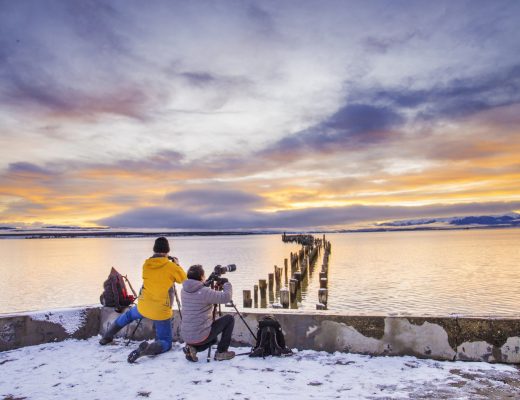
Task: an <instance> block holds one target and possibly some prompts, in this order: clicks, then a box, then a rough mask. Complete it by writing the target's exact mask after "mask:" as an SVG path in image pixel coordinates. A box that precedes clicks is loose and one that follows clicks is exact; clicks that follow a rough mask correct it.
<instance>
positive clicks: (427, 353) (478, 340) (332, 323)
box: [0, 308, 520, 363]
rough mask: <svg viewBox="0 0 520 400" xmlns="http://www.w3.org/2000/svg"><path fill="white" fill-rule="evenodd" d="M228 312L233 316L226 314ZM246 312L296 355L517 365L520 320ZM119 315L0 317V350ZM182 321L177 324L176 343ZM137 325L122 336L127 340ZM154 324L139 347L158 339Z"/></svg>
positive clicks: (88, 330) (237, 337)
mask: <svg viewBox="0 0 520 400" xmlns="http://www.w3.org/2000/svg"><path fill="white" fill-rule="evenodd" d="M225 310H226V311H228V310H229V309H225ZM265 311H266V310H263V311H258V312H257V311H248V312H247V313H243V314H242V315H243V316H244V318H245V320H246V322H247V323H248V324H249V326H250V327H251V329H252V330H253V332H254V333H255V334H256V329H257V321H258V320H259V319H260V318H262V317H263V316H265V315H272V314H274V315H275V316H276V318H277V319H278V320H279V321H280V323H281V325H282V328H283V331H284V334H285V337H286V341H287V345H288V346H289V347H291V348H298V349H312V350H324V351H328V352H333V351H341V352H352V353H360V354H370V355H381V356H384V355H413V356H416V357H421V358H433V359H438V360H464V361H486V362H501V363H520V317H515V318H491V317H482V318H476V317H475V318H473V317H409V316H368V315H346V314H334V313H332V312H330V311H325V312H324V311H319V312H302V311H288V310H287V311H286V310H270V311H271V312H269V313H267V312H265ZM118 315H119V314H117V313H115V312H114V311H113V310H112V309H109V308H87V309H71V310H58V311H50V312H47V313H32V314H18V315H12V316H2V317H0V350H8V349H12V348H16V347H21V346H28V345H33V344H39V343H46V342H51V341H58V340H64V339H67V338H77V339H82V338H87V337H91V336H94V335H96V334H97V333H98V332H99V331H101V333H103V332H104V331H105V330H106V328H107V327H108V326H109V324H110V323H111V322H112V321H113V320H114V319H115V318H117V316H118ZM235 319H236V322H235V330H234V333H233V341H234V344H235V345H242V346H251V345H252V344H253V341H254V339H253V337H252V335H251V333H250V332H249V330H248V329H247V328H246V326H245V325H244V323H243V322H242V321H241V320H240V318H239V317H238V316H236V318H235ZM179 323H180V319H179V318H178V314H177V313H176V316H175V318H174V321H173V330H174V340H179ZM134 327H135V323H134V324H133V325H130V326H129V327H127V328H126V329H125V330H123V331H122V332H121V333H120V335H119V336H127V337H128V336H130V335H131V333H132V332H133V331H134ZM153 336H154V333H153V326H152V324H151V322H150V321H145V322H143V323H142V324H141V325H140V326H139V328H138V329H137V331H136V332H135V335H134V339H135V340H143V339H150V338H153Z"/></svg>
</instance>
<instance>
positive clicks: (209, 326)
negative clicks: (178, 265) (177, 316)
mask: <svg viewBox="0 0 520 400" xmlns="http://www.w3.org/2000/svg"><path fill="white" fill-rule="evenodd" d="M187 275H188V279H187V280H186V281H184V283H183V284H182V291H181V299H182V324H181V336H182V338H183V339H184V341H185V342H186V347H185V348H184V353H185V354H186V359H187V360H189V361H198V358H197V352H198V351H203V350H206V349H207V348H208V347H209V346H211V345H212V344H214V343H215V342H216V341H217V336H218V335H219V334H220V333H222V337H221V338H220V342H218V345H217V352H216V354H215V360H218V361H222V360H230V359H232V358H233V357H234V356H235V353H234V352H233V351H228V348H229V345H230V343H231V334H232V333H233V327H234V326H235V319H234V318H233V316H232V315H229V314H228V315H224V316H223V317H220V318H218V319H216V320H215V321H213V305H214V304H224V303H228V302H229V301H231V298H232V287H231V283H229V282H228V281H227V279H225V278H221V279H220V281H221V282H224V285H223V287H222V289H223V290H222V291H218V290H213V289H211V288H209V287H206V286H204V280H205V279H206V278H205V276H204V269H203V268H202V266H201V265H192V266H191V267H190V268H189V269H188V274H187Z"/></svg>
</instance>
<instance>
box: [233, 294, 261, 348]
mask: <svg viewBox="0 0 520 400" xmlns="http://www.w3.org/2000/svg"><path fill="white" fill-rule="evenodd" d="M231 304H232V305H233V308H234V309H235V311H236V312H237V314H238V316H239V317H240V319H241V320H242V322H243V323H244V325H245V326H246V327H247V329H249V332H251V335H253V337H254V338H255V340H257V338H256V336H255V334H254V333H253V331H252V330H251V328H250V327H249V325H248V324H247V322H246V320H245V319H244V317H242V314H240V311H238V309H237V306H236V305H235V303H234V302H231Z"/></svg>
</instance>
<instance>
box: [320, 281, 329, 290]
mask: <svg viewBox="0 0 520 400" xmlns="http://www.w3.org/2000/svg"><path fill="white" fill-rule="evenodd" d="M327 284H328V281H327V278H321V279H320V288H321V289H326V288H327Z"/></svg>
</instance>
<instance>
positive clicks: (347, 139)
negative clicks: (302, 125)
mask: <svg viewBox="0 0 520 400" xmlns="http://www.w3.org/2000/svg"><path fill="white" fill-rule="evenodd" d="M403 122H404V118H403V117H402V116H401V115H400V114H399V113H398V112H396V111H394V110H392V109H391V108H389V107H378V106H373V105H370V104H360V103H354V104H346V105H345V106H343V107H342V108H340V109H339V110H338V111H337V112H335V113H334V114H332V115H331V116H330V117H328V118H326V119H325V120H324V121H322V122H320V123H319V124H317V125H316V126H313V127H310V128H308V129H306V130H304V131H302V132H298V133H296V134H293V135H290V136H287V137H285V138H283V139H281V140H280V141H278V142H276V143H274V144H273V145H271V146H269V147H267V149H264V150H262V151H261V152H259V154H261V155H264V156H269V154H271V153H275V154H278V153H282V154H287V152H298V151H302V150H305V151H322V152H323V151H325V152H329V151H335V152H338V151H345V150H352V149H356V148H363V147H365V146H369V145H371V144H376V143H379V142H384V141H385V140H388V139H389V138H390V137H392V138H393V137H395V136H396V132H395V131H394V129H395V128H397V127H398V126H400V125H401V124H402V123H403Z"/></svg>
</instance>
